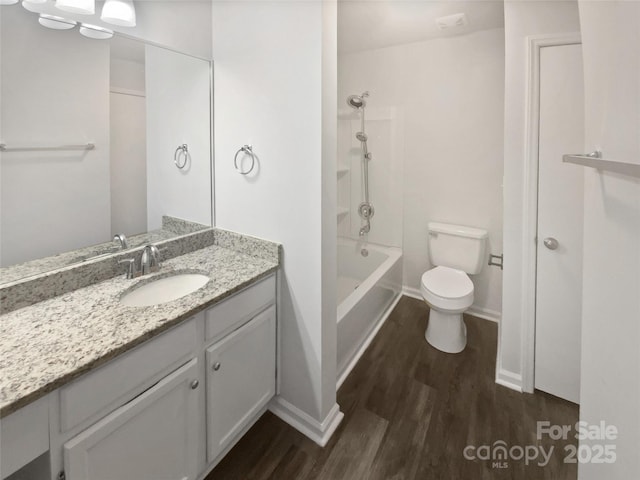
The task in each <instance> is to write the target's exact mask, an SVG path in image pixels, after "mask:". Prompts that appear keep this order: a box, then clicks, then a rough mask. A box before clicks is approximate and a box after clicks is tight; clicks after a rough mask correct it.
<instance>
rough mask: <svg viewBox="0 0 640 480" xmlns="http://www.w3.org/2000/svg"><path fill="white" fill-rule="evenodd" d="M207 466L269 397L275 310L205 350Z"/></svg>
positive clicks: (272, 389)
mask: <svg viewBox="0 0 640 480" xmlns="http://www.w3.org/2000/svg"><path fill="white" fill-rule="evenodd" d="M207 372H208V373H207V461H209V462H212V461H214V460H215V459H216V458H217V457H218V455H219V454H220V453H221V452H222V451H223V450H224V449H225V448H226V447H227V446H228V445H229V444H230V443H231V442H233V441H234V440H235V439H236V438H237V437H238V434H240V433H241V432H242V431H243V429H244V428H245V427H246V426H247V425H248V424H249V422H250V421H251V420H253V419H255V416H256V414H257V413H258V412H259V411H260V409H261V408H262V407H264V406H265V405H266V404H267V402H268V401H269V400H270V399H271V397H273V396H274V395H275V389H276V308H275V307H269V308H268V309H267V310H265V311H264V312H262V313H261V314H259V315H257V316H256V317H255V318H254V319H253V320H251V321H250V322H249V323H247V324H246V325H244V326H243V327H241V328H239V329H238V330H236V331H235V332H234V333H232V334H231V335H229V336H227V337H225V338H224V339H223V340H221V341H219V342H218V343H216V344H214V345H213V346H212V347H210V348H209V349H207Z"/></svg>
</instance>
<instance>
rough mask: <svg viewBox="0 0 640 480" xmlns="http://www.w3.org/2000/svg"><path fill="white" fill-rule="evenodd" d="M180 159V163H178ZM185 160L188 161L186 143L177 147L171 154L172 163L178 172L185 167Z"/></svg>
mask: <svg viewBox="0 0 640 480" xmlns="http://www.w3.org/2000/svg"><path fill="white" fill-rule="evenodd" d="M181 158H182V162H180V159H181ZM187 160H189V146H188V145H187V144H186V143H183V144H182V145H178V148H176V151H175V153H174V154H173V163H175V164H176V167H178V169H179V170H182V169H183V168H184V167H185V166H186V165H187Z"/></svg>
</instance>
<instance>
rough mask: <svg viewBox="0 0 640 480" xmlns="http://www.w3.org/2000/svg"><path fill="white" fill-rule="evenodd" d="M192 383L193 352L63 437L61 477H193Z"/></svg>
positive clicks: (102, 479) (196, 385) (195, 383)
mask: <svg viewBox="0 0 640 480" xmlns="http://www.w3.org/2000/svg"><path fill="white" fill-rule="evenodd" d="M198 388H202V387H200V385H199V380H198V362H197V359H195V358H194V359H192V360H191V361H189V362H188V363H187V364H186V365H183V366H182V367H180V368H179V369H178V370H176V371H175V372H173V373H171V374H169V375H168V376H167V377H165V378H164V379H162V380H161V381H160V382H158V383H157V384H156V385H154V386H153V387H151V388H150V389H148V390H146V391H145V392H144V393H142V394H141V395H139V396H138V397H136V398H135V399H133V400H132V401H130V402H129V403H127V404H125V405H123V406H122V407H120V408H119V409H117V410H116V411H114V412H113V413H111V414H109V415H107V416H106V417H105V418H103V419H102V420H100V421H99V422H98V423H96V424H95V425H93V426H91V427H89V428H88V429H86V430H85V431H83V432H82V433H80V434H79V435H77V436H76V437H74V438H73V439H71V440H70V441H68V442H67V443H65V445H64V470H65V477H66V480H89V479H90V480H112V479H121V480H129V479H130V480H134V479H154V480H195V478H196V476H197V474H198V470H197V467H198V465H197V451H198V447H197V445H198V422H199V415H198V397H197V393H198V392H197V391H198Z"/></svg>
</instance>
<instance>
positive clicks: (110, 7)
mask: <svg viewBox="0 0 640 480" xmlns="http://www.w3.org/2000/svg"><path fill="white" fill-rule="evenodd" d="M100 20H102V21H103V22H107V23H110V24H112V25H119V26H121V27H135V26H136V9H135V7H134V6H133V1H132V0H107V1H106V2H105V3H104V7H102V15H100Z"/></svg>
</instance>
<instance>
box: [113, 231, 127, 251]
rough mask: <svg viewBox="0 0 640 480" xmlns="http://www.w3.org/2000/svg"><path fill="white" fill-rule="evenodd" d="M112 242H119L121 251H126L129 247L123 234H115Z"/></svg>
mask: <svg viewBox="0 0 640 480" xmlns="http://www.w3.org/2000/svg"><path fill="white" fill-rule="evenodd" d="M113 241H114V242H119V243H120V248H121V249H122V250H126V249H127V248H129V245H128V244H127V237H126V236H125V234H124V233H116V234H115V235H114V236H113Z"/></svg>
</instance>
